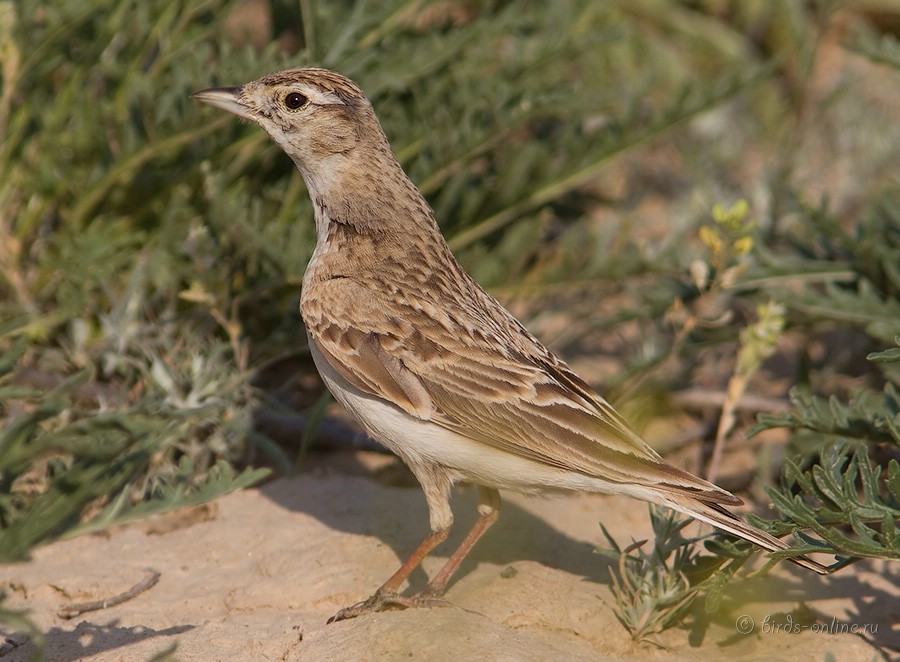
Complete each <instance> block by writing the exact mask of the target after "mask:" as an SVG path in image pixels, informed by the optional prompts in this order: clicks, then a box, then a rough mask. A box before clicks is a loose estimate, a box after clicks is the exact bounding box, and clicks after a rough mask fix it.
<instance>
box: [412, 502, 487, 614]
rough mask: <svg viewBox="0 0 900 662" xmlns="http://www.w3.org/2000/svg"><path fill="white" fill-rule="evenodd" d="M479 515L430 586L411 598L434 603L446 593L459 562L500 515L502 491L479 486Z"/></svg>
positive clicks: (420, 601)
mask: <svg viewBox="0 0 900 662" xmlns="http://www.w3.org/2000/svg"><path fill="white" fill-rule="evenodd" d="M478 515H479V517H478V520H477V521H476V522H475V525H474V526H473V527H472V529H471V530H470V531H469V533H467V534H466V537H465V538H464V539H463V541H462V542H461V543H460V544H459V547H457V548H456V551H455V552H453V554H452V555H451V556H450V558H449V559H447V562H446V563H445V564H444V567H443V568H441V569H440V570H439V571H438V573H437V574H436V575H435V576H434V578H433V579H432V580H431V581H430V582H429V583H428V586H426V587H425V588H424V589H422V591H421V592H420V593H417V594H416V595H414V596H411V597H410V599H411V600H416V601H417V602H419V603H428V602H429V601H430V602H431V603H434V602H435V600H434V599H435V598H438V597H440V596H441V595H443V594H444V591H445V590H447V582H449V581H450V577H452V576H453V573H454V572H456V570H457V568H459V564H460V563H462V561H463V559H464V558H466V556H467V555H468V554H469V552H470V551H472V547H474V546H475V543H476V542H478V540H479V539H480V538H481V536H483V535H484V533H485V531H487V530H488V529H489V528H491V526H492V525H493V524H494V522H496V521H497V518H498V517H499V516H500V493H499V492H498V491H497V490H495V489H493V488H489V487H482V486H480V485H479V486H478Z"/></svg>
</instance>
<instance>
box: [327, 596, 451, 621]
mask: <svg viewBox="0 0 900 662" xmlns="http://www.w3.org/2000/svg"><path fill="white" fill-rule="evenodd" d="M450 606H452V605H451V604H450V603H449V602H447V601H446V600H444V599H443V598H441V597H440V594H438V593H437V592H435V591H429V590H428V589H427V588H426V589H425V590H423V591H422V592H421V593H416V594H415V595H409V596H406V595H400V594H399V593H397V592H396V591H384V590H382V589H378V590H377V591H375V594H374V595H373V596H372V597H370V598H369V599H368V600H363V601H362V602H357V603H356V604H355V605H351V606H349V607H345V608H344V609H341V610H340V611H339V612H338V613H336V614H335V615H334V616H332V617H331V618H329V619H328V623H337V622H338V621H346V620H347V619H349V618H356V617H357V616H362V615H363V614H370V613H373V612H377V611H384V610H386V609H413V608H418V607H450Z"/></svg>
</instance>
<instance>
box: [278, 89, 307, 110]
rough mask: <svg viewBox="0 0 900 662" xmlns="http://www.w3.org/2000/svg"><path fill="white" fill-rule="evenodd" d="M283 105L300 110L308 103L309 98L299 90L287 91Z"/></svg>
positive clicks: (289, 108)
mask: <svg viewBox="0 0 900 662" xmlns="http://www.w3.org/2000/svg"><path fill="white" fill-rule="evenodd" d="M284 105H285V106H287V108H288V110H300V109H302V108H306V106H308V105H309V98H308V97H306V96H304V95H302V94H300V93H299V92H289V93H288V94H287V95H286V96H285V97H284Z"/></svg>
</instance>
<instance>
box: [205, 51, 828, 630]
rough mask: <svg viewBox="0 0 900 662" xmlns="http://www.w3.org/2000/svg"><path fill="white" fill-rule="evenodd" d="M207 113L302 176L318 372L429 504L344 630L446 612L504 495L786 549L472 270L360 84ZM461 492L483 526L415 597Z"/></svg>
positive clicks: (333, 84) (290, 87)
mask: <svg viewBox="0 0 900 662" xmlns="http://www.w3.org/2000/svg"><path fill="white" fill-rule="evenodd" d="M194 97H195V98H196V99H198V100H200V101H203V102H205V103H208V104H211V105H213V106H216V107H218V108H221V109H223V110H226V111H229V112H231V113H234V114H235V115H238V116H239V117H242V118H244V119H247V120H250V121H252V122H255V123H256V124H258V125H259V126H261V127H262V128H263V129H265V130H266V132H268V134H269V135H270V136H271V137H272V139H273V140H274V141H275V142H276V143H277V144H278V145H279V146H280V147H281V149H282V150H284V152H285V153H286V154H287V155H288V156H289V157H290V158H291V159H292V160H293V162H294V163H295V164H296V166H297V168H298V169H299V170H300V173H301V175H302V176H303V180H304V182H305V184H306V188H307V189H308V191H309V195H310V198H311V199H312V202H313V209H314V214H315V222H316V232H317V240H316V246H315V250H314V252H313V255H312V258H311V259H310V262H309V265H308V267H307V269H306V273H305V275H304V277H303V289H302V295H301V300H300V311H301V315H302V317H303V322H304V324H305V326H306V330H307V335H308V340H309V349H310V352H311V353H312V357H313V360H314V361H315V364H316V367H317V368H318V370H319V373H320V374H321V376H322V379H323V380H324V382H325V384H326V386H327V387H328V389H329V390H330V391H331V393H332V394H333V395H334V397H335V399H336V400H337V401H338V402H339V403H341V404H342V405H343V406H344V407H345V408H346V409H347V410H348V411H349V412H351V413H352V414H353V415H354V416H355V417H356V418H357V419H358V420H359V422H360V423H361V424H362V426H363V427H364V428H365V429H366V431H367V432H368V433H369V435H371V436H372V437H373V438H374V439H376V440H378V441H379V442H380V443H382V444H383V445H384V446H385V447H386V448H388V449H390V450H391V451H393V452H394V453H396V454H397V455H398V456H399V457H400V458H401V459H402V460H403V461H404V462H405V463H406V464H407V465H408V466H409V468H410V469H411V470H412V472H413V474H415V476H416V478H417V479H418V481H419V483H420V484H421V486H422V489H423V490H424V492H425V498H426V500H427V503H428V511H429V519H430V525H431V531H430V533H429V534H428V535H427V536H426V537H425V539H424V540H423V541H422V543H421V544H420V545H419V546H418V547H417V548H416V549H415V550H414V551H413V552H412V554H411V555H410V556H409V558H407V559H406V561H404V562H403V564H402V565H401V566H400V568H399V569H398V570H397V572H395V573H394V574H393V575H391V577H390V578H389V579H388V580H387V581H386V582H385V583H384V584H383V585H382V586H381V587H380V588H379V589H378V590H377V591H376V592H375V594H374V595H372V596H371V597H370V598H369V599H367V600H365V601H363V602H360V603H358V604H355V605H353V606H351V607H348V608H346V609H343V610H341V611H340V612H338V613H337V614H336V615H335V616H334V617H333V618H332V619H331V621H337V620H342V619H346V618H352V617H355V616H358V615H360V614H363V613H367V612H371V611H378V610H382V609H385V608H388V607H417V606H427V605H432V604H438V603H440V602H441V600H440V598H441V596H442V595H443V594H444V592H445V589H446V588H447V584H448V581H449V580H450V578H451V576H452V575H453V573H454V571H455V570H456V569H457V568H458V567H459V565H460V563H461V562H462V560H463V559H464V558H465V557H466V555H467V554H468V553H469V551H470V550H471V549H472V547H473V545H475V543H476V542H477V541H478V539H479V538H481V536H482V535H483V534H484V533H485V531H487V530H488V529H489V528H490V527H491V525H492V524H493V523H494V522H496V520H497V517H498V514H499V508H500V496H499V490H514V491H518V492H524V493H536V492H542V491H547V490H580V491H585V492H602V493H606V494H624V495H627V496H631V497H635V498H637V499H643V500H645V501H649V502H653V503H657V504H662V505H664V506H668V507H669V508H673V509H675V510H677V511H680V512H682V513H686V514H688V515H690V516H692V517H694V518H696V519H698V520H701V521H703V522H706V523H708V524H711V525H713V526H716V527H718V528H720V529H723V530H724V531H727V532H729V533H731V534H733V535H735V536H738V537H740V538H744V539H746V540H749V541H752V542H754V543H756V544H757V545H759V546H760V547H762V548H763V549H766V550H769V551H775V550H781V549H785V548H786V547H787V545H786V544H785V543H784V542H782V541H781V540H779V539H778V538H775V537H773V536H771V535H769V534H768V533H766V532H764V531H761V530H759V529H757V528H755V527H753V526H751V525H749V524H747V523H745V522H744V521H742V520H741V519H739V518H738V517H737V516H736V515H734V514H733V513H732V512H730V511H729V510H728V508H727V507H728V506H736V505H739V504H741V503H742V502H741V500H740V499H738V498H737V497H736V496H734V495H733V494H731V493H730V492H727V491H725V490H723V489H721V488H719V487H717V486H715V485H713V484H712V483H709V482H707V481H705V480H702V479H701V478H698V477H696V476H694V475H692V474H690V473H688V472H686V471H683V470H681V469H678V468H676V467H673V466H671V465H669V464H667V463H666V462H665V461H664V460H663V459H662V457H661V456H660V455H659V454H658V453H657V452H656V451H655V450H653V449H652V448H651V447H650V446H649V445H647V443H646V442H644V440H643V439H641V437H640V436H639V435H638V434H637V433H636V432H635V431H634V430H633V429H632V428H631V427H630V426H629V424H628V423H627V422H626V421H625V420H624V419H623V418H622V417H621V416H620V415H619V414H618V413H617V412H616V411H615V410H614V409H613V408H612V407H611V406H610V404H609V403H608V402H607V401H606V400H604V399H603V398H602V397H601V396H600V395H598V394H597V393H595V392H594V391H593V390H592V389H591V388H590V387H589V386H588V384H587V383H585V381H584V380H582V379H581V378H580V377H578V375H576V374H575V373H574V372H573V371H572V370H571V369H570V368H569V367H568V366H567V365H566V364H565V362H563V361H562V360H561V359H560V358H558V357H557V356H556V355H555V354H553V352H551V351H550V350H548V349H547V348H546V347H544V345H543V344H541V342H540V341H539V340H537V339H536V338H535V337H534V336H533V335H532V334H531V333H529V332H528V330H527V329H526V328H525V327H524V326H523V325H522V324H521V323H520V322H519V321H518V320H516V318H515V317H513V315H512V314H511V313H509V312H508V311H507V310H506V309H504V308H503V306H502V305H500V303H499V302H497V300H496V299H494V298H493V297H492V296H491V295H489V294H488V293H487V292H485V291H484V290H483V289H482V288H481V287H480V286H479V285H478V284H477V283H476V282H475V281H474V280H472V278H471V277H469V275H468V274H466V272H465V271H463V269H462V267H460V265H459V263H458V262H457V261H456V259H455V258H454V257H453V255H452V253H451V252H450V249H449V247H448V246H447V243H446V241H445V240H444V238H443V236H442V235H441V232H440V230H439V228H438V225H437V223H436V222H435V218H434V215H433V213H432V210H431V209H430V208H429V206H428V204H427V203H426V202H425V200H424V199H423V198H422V196H421V195H420V193H419V192H418V190H417V189H416V187H415V186H414V185H413V184H412V182H411V181H410V180H409V178H408V177H407V176H406V173H404V171H403V169H402V168H401V166H400V164H399V163H398V162H397V159H396V158H395V156H394V154H393V152H392V151H391V147H390V145H389V144H388V140H387V138H386V137H385V134H384V131H383V130H382V128H381V125H380V123H379V121H378V118H377V117H376V115H375V112H374V110H373V109H372V105H371V104H370V103H369V101H368V99H367V98H366V97H365V95H364V94H363V93H362V91H360V89H359V87H357V86H356V85H355V84H354V83H353V82H351V81H350V80H348V79H347V78H345V77H344V76H341V75H340V74H337V73H334V72H332V71H327V70H325V69H317V68H298V69H290V70H288V71H283V72H280V73H274V74H271V75H269V76H265V77H264V78H261V79H259V80H256V81H253V82H250V83H247V84H245V85H242V86H240V87H228V88H216V89H208V90H204V91H202V92H197V93H196V94H194ZM459 481H465V482H469V483H472V484H474V485H476V486H477V487H478V493H479V504H478V513H479V517H478V519H477V521H476V523H475V525H474V527H473V528H472V529H471V531H469V533H468V534H467V535H466V537H465V538H464V539H463V541H462V543H461V544H460V545H459V547H458V548H457V549H456V551H454V552H453V553H452V554H451V555H450V557H449V559H448V560H447V561H446V563H445V564H444V566H443V568H441V569H440V570H439V571H438V572H437V574H436V575H435V576H434V577H433V578H432V579H431V580H430V582H429V583H428V585H427V586H426V587H425V588H424V590H422V591H421V592H419V593H417V594H415V595H411V596H410V595H402V594H401V593H400V589H401V588H402V587H403V585H404V582H405V581H406V579H407V577H408V576H409V574H410V573H411V572H412V570H413V569H415V568H416V567H417V566H418V565H419V563H420V562H421V561H422V559H423V558H425V556H427V555H428V554H429V553H430V552H431V551H432V550H433V549H434V548H435V547H437V546H438V545H439V544H441V543H442V542H443V541H444V540H445V539H446V538H447V535H448V533H449V531H450V527H451V525H452V523H453V513H452V511H451V509H450V502H449V500H450V491H451V487H452V486H453V485H454V484H455V483H457V482H459ZM791 560H792V561H794V562H796V563H798V564H799V565H802V566H804V567H806V568H809V569H812V570H814V571H816V572H819V573H825V572H827V568H825V567H823V566H822V565H820V564H818V563H816V562H814V561H812V560H809V559H807V558H805V557H796V558H792V559H791Z"/></svg>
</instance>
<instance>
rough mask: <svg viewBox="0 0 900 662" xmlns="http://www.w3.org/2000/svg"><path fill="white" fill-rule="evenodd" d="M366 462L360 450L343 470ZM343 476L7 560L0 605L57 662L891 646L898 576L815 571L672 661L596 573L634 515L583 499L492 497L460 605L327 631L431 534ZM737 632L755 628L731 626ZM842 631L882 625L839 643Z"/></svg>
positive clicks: (644, 520)
mask: <svg viewBox="0 0 900 662" xmlns="http://www.w3.org/2000/svg"><path fill="white" fill-rule="evenodd" d="M371 461H372V460H371V458H367V457H366V456H364V455H362V454H358V455H356V456H353V458H352V459H351V460H350V463H351V464H352V463H358V464H359V466H360V467H364V466H365V465H366V463H367V462H371ZM376 461H377V460H376ZM347 466H348V459H347V458H346V457H345V458H344V459H343V460H342V462H339V463H335V462H331V463H330V464H329V463H328V462H326V464H325V465H319V466H318V467H317V468H316V469H315V470H314V471H312V472H308V473H304V474H301V475H298V476H295V477H292V478H282V479H277V480H274V481H272V482H270V483H268V484H265V485H263V486H262V487H260V488H257V489H250V490H246V491H243V492H240V493H235V494H232V495H229V496H227V497H225V498H222V499H220V500H219V501H217V502H215V503H212V504H209V505H207V506H204V507H201V508H198V509H193V510H190V511H180V512H176V513H171V514H169V515H166V516H163V517H158V518H154V519H151V520H144V521H141V522H136V523H133V524H130V525H127V526H122V527H117V528H115V529H113V530H111V531H107V532H104V533H102V534H97V535H87V536H82V537H79V538H75V539H71V540H65V541H61V542H57V543H55V544H52V545H48V546H45V547H42V548H40V549H38V550H37V551H36V552H35V554H34V557H33V559H32V560H31V561H30V562H28V563H25V564H19V565H14V566H4V567H0V588H2V589H4V590H6V592H7V593H8V595H9V600H8V606H10V607H18V608H27V609H30V610H31V612H32V615H33V618H34V619H35V620H36V621H37V622H38V623H39V624H40V626H41V627H42V628H43V630H44V632H45V633H46V637H47V657H48V659H49V660H52V661H54V662H56V661H60V662H61V661H70V660H91V661H97V662H99V661H101V660H103V661H107V660H116V661H118V660H126V661H130V660H148V659H150V658H152V657H153V656H154V655H156V654H159V653H161V652H163V651H166V650H169V649H170V648H171V647H172V646H173V645H175V646H176V648H175V651H174V655H175V657H176V658H177V659H181V660H203V661H213V660H223V661H224V660H235V659H244V660H351V659H353V660H395V659H429V660H465V659H475V658H479V659H483V660H547V659H553V658H554V657H560V656H565V658H566V659H572V660H581V659H583V660H648V659H649V660H654V659H659V660H662V659H666V660H670V659H674V660H692V661H697V660H716V659H723V658H729V659H731V660H751V659H767V660H797V659H806V660H823V659H826V654H827V653H829V652H830V653H832V654H833V655H834V659H836V660H851V659H852V660H872V659H887V658H890V657H892V656H896V655H897V652H898V651H900V626H898V623H900V581H898V579H897V569H898V564H895V563H891V564H888V563H884V562H865V563H861V564H858V565H857V566H854V567H852V568H851V569H849V571H844V572H842V573H840V574H838V575H836V576H833V577H830V578H824V579H823V578H820V577H817V576H814V575H812V574H811V573H807V572H805V571H803V570H800V569H794V568H793V567H783V568H778V569H777V571H776V572H775V573H773V574H771V575H769V576H768V577H766V578H758V579H751V580H747V581H745V582H743V584H742V586H741V587H740V591H737V592H734V593H733V594H729V596H728V597H727V598H726V600H724V601H723V606H722V609H721V610H720V612H719V613H717V614H715V617H714V621H713V623H712V624H711V625H710V626H709V627H707V628H703V629H700V628H697V627H695V628H693V629H675V630H669V631H667V632H665V633H663V635H662V636H661V637H660V638H659V639H660V641H661V642H662V643H663V644H665V645H666V646H667V649H665V650H664V649H661V648H658V647H656V646H653V645H649V644H646V643H635V642H633V641H632V640H631V638H630V636H629V635H628V633H627V632H626V631H625V629H624V628H623V627H622V626H621V625H620V624H619V622H618V621H617V620H616V618H615V615H614V612H613V609H612V605H613V604H614V601H613V598H612V593H611V590H610V574H609V561H608V560H607V559H606V558H605V557H603V556H600V555H597V554H595V553H594V549H595V547H597V546H598V545H602V544H604V540H603V537H602V534H601V531H600V527H599V525H598V523H599V522H601V521H602V522H603V523H604V524H605V525H606V526H607V528H608V529H609V530H610V532H611V533H612V534H613V536H615V537H616V538H617V539H618V540H619V541H621V542H627V541H629V540H630V539H631V538H640V537H646V536H647V535H648V533H649V531H650V525H649V517H648V514H647V509H646V506H645V505H644V504H642V503H640V502H636V501H632V500H629V499H625V498H617V497H606V496H598V495H578V494H572V495H560V496H551V497H546V498H535V497H524V496H520V495H505V501H504V509H503V511H502V513H501V518H500V521H499V522H498V524H497V525H496V526H495V527H494V529H492V530H491V531H490V532H489V533H488V535H487V536H486V537H485V539H484V540H483V541H482V543H481V544H479V545H478V546H477V547H476V549H475V551H474V552H473V554H472V556H471V557H470V559H468V560H467V562H466V563H465V564H464V565H463V566H462V568H461V570H460V572H459V574H458V576H457V577H456V578H455V580H454V581H453V583H452V584H451V586H450V589H449V591H448V593H447V598H448V600H449V601H450V602H452V603H453V605H455V606H454V607H444V608H431V609H417V610H409V611H390V612H383V613H379V614H372V615H368V616H364V617H360V618H357V619H354V620H350V621H345V622H341V623H337V624H332V625H326V620H327V619H328V617H329V616H331V615H332V614H334V613H335V612H336V611H337V610H338V609H340V608H341V607H344V606H347V605H348V604H351V603H353V602H356V601H357V600H360V599H362V598H364V597H366V596H367V595H368V594H370V593H371V592H372V591H373V590H374V589H375V588H376V587H377V586H378V585H379V584H380V583H381V582H382V581H383V580H384V579H386V578H387V576H388V575H389V574H390V573H391V572H393V570H395V569H396V565H397V564H398V561H399V559H400V558H401V557H402V556H403V555H404V554H405V553H407V552H408V551H409V550H411V549H412V548H413V547H414V546H415V544H416V543H417V542H418V540H419V539H420V538H421V536H422V535H423V533H424V532H425V530H426V527H427V513H426V508H425V503H424V498H423V496H422V493H421V491H420V490H418V489H416V488H411V487H391V486H387V485H384V484H382V483H380V482H378V481H377V480H374V479H373V478H372V477H371V475H364V474H365V473H366V471H364V470H360V471H356V470H353V471H346V470H345V469H346V467H347ZM474 503H475V501H474V494H473V493H472V490H470V489H466V488H461V489H460V491H459V493H458V494H457V495H456V496H455V497H454V509H455V511H456V513H457V525H458V527H457V529H456V530H454V535H453V536H451V539H450V540H449V541H448V542H447V543H446V544H445V545H444V546H442V547H440V548H439V550H438V553H437V554H436V556H435V557H434V558H429V559H428V560H427V562H426V564H425V571H427V572H434V571H435V570H436V568H437V567H439V566H440V564H441V562H442V560H443V559H445V558H446V556H447V554H448V553H449V551H451V550H452V547H453V545H454V544H455V543H456V542H458V541H459V540H460V538H461V536H462V535H463V533H464V530H465V529H466V527H467V526H468V525H469V524H471V523H472V521H474ZM146 568H152V569H155V570H156V571H158V572H159V573H160V578H159V581H158V583H156V585H154V586H153V587H152V588H150V589H148V590H146V591H145V592H143V593H141V594H140V595H137V596H136V597H134V598H132V599H130V600H128V601H126V602H124V603H122V604H119V605H116V606H112V607H109V608H107V609H102V610H98V611H92V612H87V613H84V614H81V615H79V616H77V617H75V618H72V619H63V618H61V617H60V616H58V615H57V611H58V610H59V609H60V608H61V607H63V606H64V605H66V604H68V603H71V602H83V601H90V600H99V599H103V598H105V597H109V596H113V595H116V594H119V593H121V592H122V591H124V590H126V589H127V588H129V587H130V586H132V585H134V584H136V583H138V582H140V581H141V579H142V578H144V577H145V576H146V571H145V569H146ZM425 582H426V575H425V573H424V572H422V571H418V572H416V573H415V574H414V575H413V576H412V577H411V584H412V587H413V588H416V587H419V588H421V587H422V586H423V585H424V584H425ZM801 602H803V603H804V604H805V605H806V606H807V607H808V608H809V609H810V610H812V613H813V614H815V616H816V617H817V622H816V627H815V628H813V627H811V626H807V627H804V628H803V630H802V631H800V632H796V631H793V630H794V628H791V629H790V630H789V631H785V630H784V629H783V630H782V631H779V632H775V631H773V627H772V626H771V623H772V619H775V618H778V616H777V614H779V613H780V614H782V615H783V614H784V613H789V612H791V610H793V609H795V608H796V607H797V606H798V604H800V603H801ZM767 616H768V617H769V619H770V620H769V621H768V625H767V620H766V618H767ZM747 617H749V618H747ZM741 619H742V620H741ZM751 619H752V620H751ZM738 622H740V623H741V625H740V627H741V628H743V629H745V630H746V629H751V627H752V632H750V633H749V634H745V633H742V632H739V631H738V626H736V623H738ZM854 625H855V626H856V627H857V629H858V630H859V629H862V628H863V627H864V626H867V625H868V626H869V629H870V630H871V629H872V628H873V627H874V628H876V629H877V632H875V633H874V634H872V633H871V632H868V633H865V634H859V633H856V634H853V633H849V632H841V630H847V629H849V628H851V627H852V626H854ZM814 629H815V630H816V631H814ZM2 634H4V635H5V639H6V640H5V643H3V642H2V640H0V658H2V659H3V660H4V662H5V661H6V660H25V659H28V658H29V656H30V654H31V653H32V652H33V647H32V645H31V644H30V643H28V642H27V639H26V638H25V637H24V635H22V634H21V633H15V632H12V633H8V632H7V633H2Z"/></svg>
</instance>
